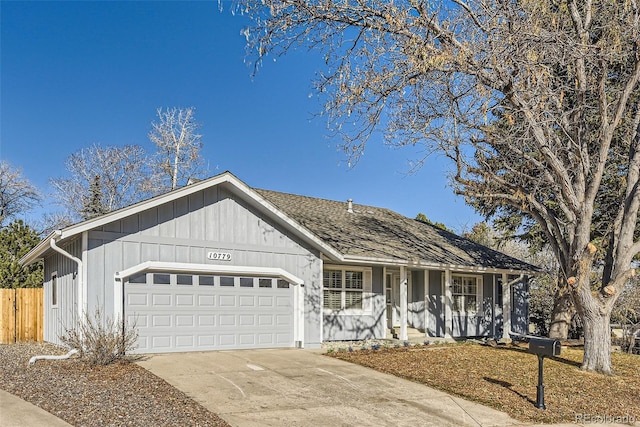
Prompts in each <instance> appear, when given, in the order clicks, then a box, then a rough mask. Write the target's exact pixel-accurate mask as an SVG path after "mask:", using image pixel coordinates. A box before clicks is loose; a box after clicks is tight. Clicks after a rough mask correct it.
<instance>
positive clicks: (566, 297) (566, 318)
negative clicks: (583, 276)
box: [549, 285, 576, 340]
mask: <svg viewBox="0 0 640 427" xmlns="http://www.w3.org/2000/svg"><path fill="white" fill-rule="evenodd" d="M575 312H576V308H575V305H574V304H573V297H572V296H571V292H570V291H569V289H568V288H567V286H566V285H564V286H561V285H559V287H558V290H557V291H556V294H555V295H554V298H553V311H552V313H551V324H550V325H549V338H555V339H560V340H566V339H567V338H568V337H569V328H570V327H571V319H573V315H574V314H575Z"/></svg>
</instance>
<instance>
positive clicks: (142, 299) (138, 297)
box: [127, 293, 148, 307]
mask: <svg viewBox="0 0 640 427" xmlns="http://www.w3.org/2000/svg"><path fill="white" fill-rule="evenodd" d="M127 304H129V305H130V306H141V307H146V306H147V304H148V302H147V294H142V293H135V294H129V295H127Z"/></svg>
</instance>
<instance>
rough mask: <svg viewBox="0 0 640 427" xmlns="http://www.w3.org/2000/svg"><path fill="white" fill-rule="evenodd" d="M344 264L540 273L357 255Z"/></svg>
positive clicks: (346, 257)
mask: <svg viewBox="0 0 640 427" xmlns="http://www.w3.org/2000/svg"><path fill="white" fill-rule="evenodd" d="M343 261H344V262H349V263H353V264H369V265H380V266H387V267H388V266H398V267H401V266H402V267H420V268H425V269H439V270H453V271H465V272H475V273H495V274H502V273H507V274H527V275H535V274H538V273H539V272H536V271H535V270H531V269H516V268H497V267H482V266H468V265H458V264H447V263H438V262H430V261H424V260H405V259H398V258H378V257H365V256H357V255H345V256H344V257H343Z"/></svg>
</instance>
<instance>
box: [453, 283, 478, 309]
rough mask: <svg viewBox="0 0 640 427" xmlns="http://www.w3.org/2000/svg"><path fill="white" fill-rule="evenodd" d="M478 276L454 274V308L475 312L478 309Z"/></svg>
mask: <svg viewBox="0 0 640 427" xmlns="http://www.w3.org/2000/svg"><path fill="white" fill-rule="evenodd" d="M478 282H479V281H478V278H477V277H475V276H453V277H452V287H451V296H452V298H453V301H452V309H453V311H457V312H466V313H475V312H477V311H478V290H479V286H480V285H479V283H478Z"/></svg>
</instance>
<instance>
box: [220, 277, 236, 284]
mask: <svg viewBox="0 0 640 427" xmlns="http://www.w3.org/2000/svg"><path fill="white" fill-rule="evenodd" d="M233 285H234V283H233V277H228V276H222V277H221V278H220V286H233Z"/></svg>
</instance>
